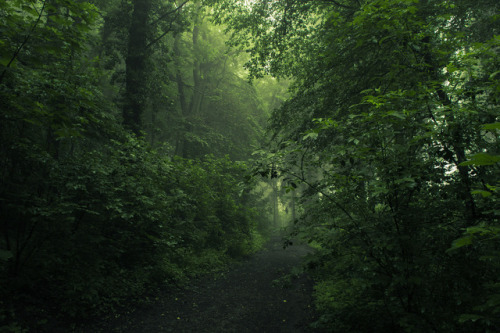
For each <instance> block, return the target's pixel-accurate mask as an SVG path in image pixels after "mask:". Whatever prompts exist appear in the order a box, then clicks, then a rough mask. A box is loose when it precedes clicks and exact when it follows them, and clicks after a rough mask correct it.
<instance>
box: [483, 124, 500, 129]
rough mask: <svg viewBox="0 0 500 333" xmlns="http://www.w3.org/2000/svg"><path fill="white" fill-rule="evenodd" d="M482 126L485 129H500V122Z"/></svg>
mask: <svg viewBox="0 0 500 333" xmlns="http://www.w3.org/2000/svg"><path fill="white" fill-rule="evenodd" d="M482 128H483V129H485V130H497V129H500V123H492V124H484V125H483V126H482Z"/></svg>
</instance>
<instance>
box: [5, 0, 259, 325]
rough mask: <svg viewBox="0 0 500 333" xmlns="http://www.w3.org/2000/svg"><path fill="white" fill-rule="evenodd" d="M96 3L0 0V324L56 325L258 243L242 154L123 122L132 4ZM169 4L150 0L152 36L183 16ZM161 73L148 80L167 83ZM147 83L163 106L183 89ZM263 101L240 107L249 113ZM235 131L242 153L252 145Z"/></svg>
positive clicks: (153, 57) (254, 200)
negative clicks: (187, 144) (183, 151)
mask: <svg viewBox="0 0 500 333" xmlns="http://www.w3.org/2000/svg"><path fill="white" fill-rule="evenodd" d="M94 3H95V5H93V4H91V3H90V2H86V1H58V0H46V1H32V2H29V3H25V2H23V1H8V2H2V3H1V4H0V18H2V20H1V23H0V35H1V37H0V38H1V39H0V75H1V76H0V118H1V121H0V139H1V140H2V146H1V148H0V161H1V162H0V166H1V167H0V215H1V220H0V234H1V237H0V299H1V301H0V330H2V331H4V330H5V331H14V332H18V331H23V329H24V327H29V328H31V329H34V330H47V331H50V330H51V327H53V326H58V327H65V325H68V326H70V325H71V324H72V323H74V322H75V321H76V320H77V319H82V318H86V317H89V316H97V315H103V314H105V313H109V312H110V311H113V310H114V309H116V308H117V307H120V306H123V305H124V304H125V303H126V301H129V300H131V299H136V298H138V297H141V296H143V295H144V294H145V293H146V292H151V290H155V288H158V287H162V286H163V287H165V286H170V287H172V286H179V285H183V284H185V283H186V282H187V281H188V279H189V278H192V277H194V276H197V275H200V274H205V273H207V272H210V271H212V270H215V269H220V268H221V267H223V266H224V265H225V264H227V262H228V261H229V260H232V259H235V258H240V257H241V256H245V255H247V254H249V253H250V252H252V251H255V250H256V244H259V243H261V238H262V236H261V235H260V234H259V233H258V231H257V228H258V225H259V223H262V222H258V221H257V219H261V218H262V213H261V212H260V211H259V209H258V208H257V207H258V205H260V204H261V202H259V198H258V196H257V195H256V194H254V193H253V192H252V189H253V188H254V187H255V183H253V182H251V181H249V182H244V181H243V179H244V178H245V176H246V170H247V167H246V164H245V163H244V162H234V161H233V160H231V159H230V158H229V157H227V156H224V153H223V152H222V150H221V151H219V152H218V153H217V157H216V156H213V155H206V154H205V153H206V152H207V151H199V152H198V153H197V154H195V155H196V156H198V157H199V159H197V160H192V159H184V158H181V157H177V156H173V154H171V152H172V151H173V148H172V146H173V144H175V141H174V142H172V141H170V142H167V141H168V140H164V138H169V135H168V134H165V135H157V136H156V137H157V138H162V140H160V139H158V140H149V141H150V143H152V145H151V144H150V143H148V142H146V141H145V140H146V139H144V138H141V137H137V136H136V135H132V134H130V133H128V131H127V130H126V129H124V127H123V126H122V125H121V122H122V120H123V119H122V118H121V112H119V110H121V108H122V104H121V103H122V101H121V100H120V95H121V94H122V92H121V91H120V85H121V84H123V83H124V82H125V81H126V79H125V76H124V75H123V74H124V73H123V70H124V65H125V67H126V63H125V64H124V59H125V58H126V55H127V47H129V46H128V45H127V44H126V43H124V42H123V40H122V39H123V38H124V36H125V38H126V35H127V33H128V31H129V30H128V22H129V21H128V20H129V19H130V16H129V15H128V13H129V11H130V10H131V8H132V7H130V4H127V3H126V2H123V3H121V4H119V3H118V2H102V1H95V2H94ZM171 5H172V6H173V3H170V4H168V5H165V6H163V4H160V3H159V2H155V1H153V2H152V7H151V8H152V9H151V10H152V12H151V13H150V16H149V18H150V19H153V20H156V21H155V23H156V25H155V26H154V27H155V28H156V30H155V29H153V30H154V31H153V32H148V38H150V39H152V38H153V37H151V36H156V37H159V36H161V35H162V34H164V33H165V35H166V32H168V31H170V30H169V29H170V28H172V27H173V26H175V29H174V28H172V29H174V30H177V31H181V30H182V29H183V28H182V27H183V24H187V18H186V17H183V18H182V20H181V18H180V17H179V16H175V17H170V16H169V15H170V14H168V13H170V12H171V11H172V10H176V11H174V12H172V14H173V13H177V12H178V11H179V10H180V8H177V7H176V8H173V7H172V6H171ZM96 6H99V7H100V9H98V8H97V7H96ZM186 11H187V12H189V11H188V10H186ZM99 14H100V15H99ZM167 14H168V15H167ZM187 17H189V16H187ZM158 20H160V21H158ZM162 20H163V21H162ZM165 20H166V22H165ZM168 20H171V21H168ZM183 20H185V22H183ZM148 22H149V21H148ZM170 23H171V24H170ZM149 33H151V35H149ZM101 38H102V40H101ZM207 38H209V37H207ZM150 41H151V40H150ZM106 42H109V44H106ZM162 42H163V41H162ZM155 43H160V39H158V40H156V38H155ZM160 44H161V43H160ZM154 46H155V47H154V48H153V46H151V47H152V49H151V50H150V51H148V52H151V53H148V57H147V58H148V59H146V60H147V61H146V65H145V69H144V70H143V71H142V72H137V73H135V74H137V75H144V82H143V83H144V84H145V85H147V86H146V87H145V88H149V87H150V86H149V85H148V84H149V83H148V82H149V81H148V80H150V79H151V74H150V73H151V71H150V69H151V66H158V67H160V66H161V62H162V61H164V62H165V63H168V60H165V58H161V57H160V56H159V53H157V52H158V51H159V50H160V51H161V50H162V47H165V46H168V39H167V40H165V41H164V44H162V45H157V44H154ZM203 47H204V48H206V49H207V48H208V47H209V46H208V45H204V46H203ZM212 56H213V57H217V55H212ZM214 70H215V69H214ZM167 73H168V71H167ZM226 74H227V75H228V76H229V73H226ZM207 75H208V74H207ZM232 77H233V79H232V81H229V82H231V83H234V82H236V83H237V84H238V85H240V86H241V87H244V84H243V83H242V80H240V79H239V78H236V79H234V77H235V75H233V76H232ZM158 78H161V79H162V80H165V77H161V76H159V77H158ZM141 82H142V81H141ZM166 86H167V83H163V84H161V85H160V87H159V88H158V90H153V93H155V94H156V93H158V91H159V92H160V94H159V95H160V96H163V97H164V94H169V93H171V91H169V90H168V89H165V90H163V88H165V87H166ZM142 88H144V87H142ZM142 88H141V89H142ZM238 88H239V87H238ZM214 89H215V88H214ZM244 89H249V91H250V90H251V89H250V88H246V86H245V88H244ZM141 91H148V90H147V89H143V90H141ZM153 93H152V94H153ZM152 94H151V95H152ZM162 94H163V95H162ZM218 94H219V95H217V96H220V92H219V93H218ZM151 95H149V94H145V96H141V98H145V101H146V106H147V108H150V109H147V108H146V110H147V111H149V112H150V113H151V114H154V113H155V112H161V111H163V112H166V111H170V110H168V109H167V110H166V109H164V108H163V106H162V105H161V102H162V101H165V100H169V99H170V100H173V99H175V98H177V96H176V95H175V93H171V94H170V96H169V97H167V98H163V97H162V98H163V99H162V98H160V97H158V98H156V99H155V98H152V96H151ZM234 96H235V98H236V97H237V96H236V94H234ZM128 97H130V96H128ZM242 101H244V99H242ZM242 101H236V102H234V105H232V106H231V107H227V108H226V109H224V107H225V106H226V105H225V104H218V106H217V108H218V110H217V111H218V114H217V115H213V117H214V118H217V117H219V116H220V117H226V115H229V114H232V113H233V112H234V111H235V110H236V109H237V107H238V106H237V104H238V103H243V102H242ZM214 103H215V102H214ZM257 104H258V102H255V103H254V104H253V105H252V108H249V111H248V112H249V113H254V115H255V117H259V112H261V111H262V110H261V109H259V107H258V105H257ZM153 108H158V110H156V109H155V110H151V109H153ZM214 108H215V107H214ZM224 110H226V113H225V112H224ZM240 119H241V118H240ZM237 121H240V120H237ZM129 125H130V124H129ZM137 125H139V124H137ZM254 125H255V124H253V123H252V124H251V125H249V126H250V127H251V126H254ZM242 126H244V125H242ZM256 127H259V125H257V126H256ZM223 130H224V127H223V126H220V127H217V126H214V127H213V131H214V132H222V131H223ZM136 132H138V128H136ZM216 134H217V135H222V134H219V133H214V135H216ZM186 135H187V133H186ZM191 135H193V136H194V135H198V134H197V133H195V130H194V129H193V130H192V131H191ZM257 135H259V133H257V131H256V132H255V133H250V134H249V137H253V138H254V139H255V140H257ZM152 137H153V133H152V132H149V133H147V135H146V138H148V139H150V138H152ZM234 137H235V136H234V135H233V139H234ZM205 139H206V138H203V140H205ZM230 141H231V142H232V144H234V147H235V148H234V151H238V153H235V154H234V156H238V157H241V159H244V158H245V156H246V151H247V148H245V147H242V146H243V143H242V142H236V141H234V140H230ZM153 145H154V146H155V148H152V146H153ZM239 151H241V153H240V152H239ZM169 153H170V154H169ZM193 155H194V154H193ZM205 155H206V156H205ZM57 321H59V323H58V322H57Z"/></svg>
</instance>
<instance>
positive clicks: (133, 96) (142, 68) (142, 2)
mask: <svg viewBox="0 0 500 333" xmlns="http://www.w3.org/2000/svg"><path fill="white" fill-rule="evenodd" d="M133 4H134V12H133V13H132V22H131V24H130V29H129V40H128V51H127V58H126V60H125V64H126V74H125V75H126V77H125V84H126V88H125V96H124V104H123V124H124V125H125V127H126V128H127V129H129V130H130V131H132V132H133V133H135V134H137V135H138V134H139V133H140V131H141V129H142V121H141V117H142V114H143V113H144V109H145V105H146V97H145V96H146V91H147V89H146V82H147V80H146V77H147V75H146V63H147V59H148V51H147V42H148V17H149V12H150V10H151V0H134V1H133Z"/></svg>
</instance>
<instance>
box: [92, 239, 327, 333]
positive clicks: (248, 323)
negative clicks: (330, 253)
mask: <svg viewBox="0 0 500 333" xmlns="http://www.w3.org/2000/svg"><path fill="white" fill-rule="evenodd" d="M311 251H312V249H311V248H310V247H308V246H306V245H292V246H288V247H287V248H286V249H283V242H282V240H281V238H280V237H279V236H275V237H272V238H271V240H270V241H269V242H268V243H267V244H266V245H265V246H264V248H263V249H262V250H261V251H259V252H257V253H255V254H253V255H252V256H250V257H248V258H246V259H244V260H243V261H242V262H241V263H239V264H237V265H235V266H233V267H231V269H230V270H229V271H227V272H225V273H224V274H219V275H218V276H216V277H212V278H207V277H205V278H204V279H199V280H196V281H194V282H193V284H191V286H190V287H189V288H187V289H185V290H178V291H177V292H174V293H172V291H170V292H169V293H165V294H163V295H161V294H160V295H158V297H157V300H156V301H155V302H153V303H151V304H148V305H143V306H141V307H139V308H137V309H136V310H134V311H133V313H130V314H127V315H122V316H120V317H118V318H114V319H111V320H108V321H106V322H103V323H100V324H99V327H95V326H94V327H92V328H89V330H87V329H85V330H84V332H96V331H101V332H134V333H135V332H141V333H146V332H148V333H149V332H152V333H156V332H197V333H198V332H214V333H217V332H238V333H239V332H258V333H265V332H272V333H277V332H287V333H288V332H318V330H315V329H312V328H310V327H309V324H310V323H312V322H314V321H315V319H316V318H315V313H314V307H313V304H312V296H311V293H312V281H311V279H310V278H309V277H308V276H307V275H306V274H304V273H302V269H301V264H302V262H303V258H304V256H306V255H307V254H308V253H309V252H311Z"/></svg>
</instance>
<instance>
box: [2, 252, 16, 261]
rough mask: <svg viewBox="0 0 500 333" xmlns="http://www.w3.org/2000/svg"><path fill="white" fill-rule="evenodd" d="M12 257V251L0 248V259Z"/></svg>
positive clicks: (4, 259) (5, 259)
mask: <svg viewBox="0 0 500 333" xmlns="http://www.w3.org/2000/svg"><path fill="white" fill-rule="evenodd" d="M12 257H13V254H12V252H10V251H6V250H0V261H7V260H9V259H10V258H12Z"/></svg>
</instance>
